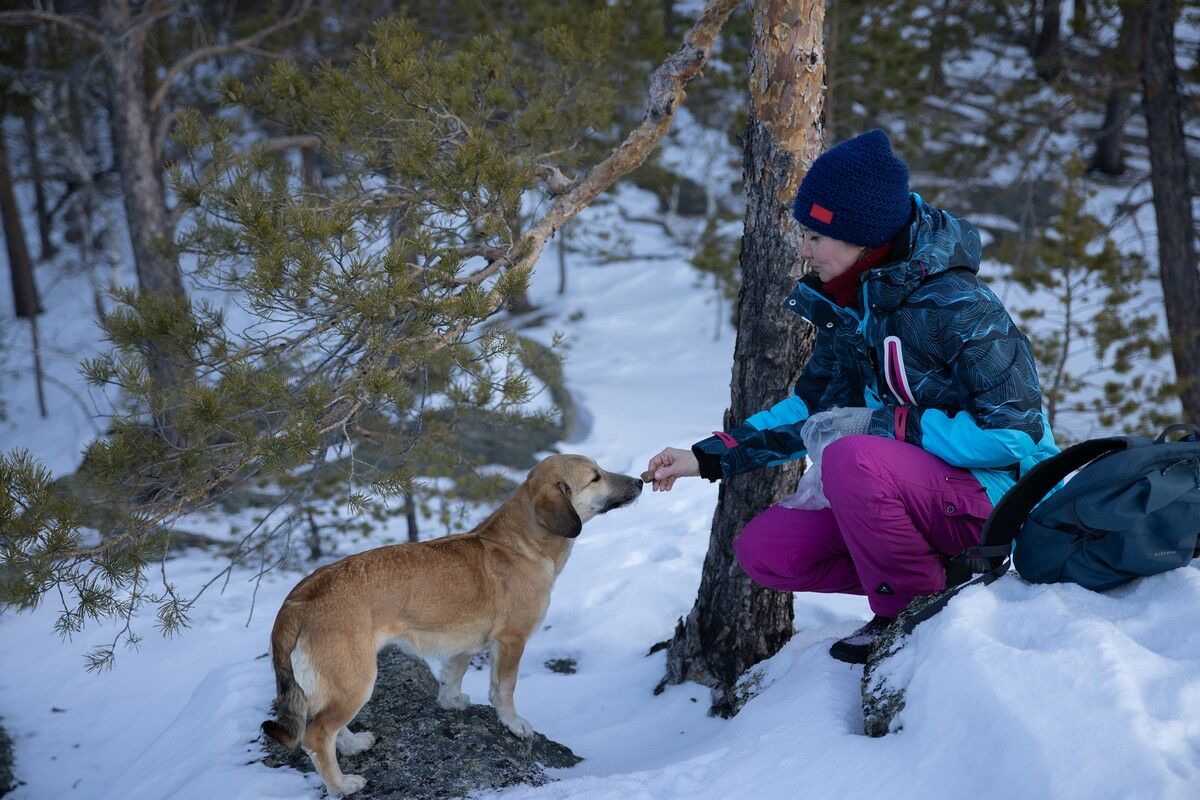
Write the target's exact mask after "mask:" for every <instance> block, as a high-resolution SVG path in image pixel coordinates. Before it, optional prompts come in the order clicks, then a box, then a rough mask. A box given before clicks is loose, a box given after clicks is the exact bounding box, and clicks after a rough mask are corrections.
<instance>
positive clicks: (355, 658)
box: [304, 639, 376, 797]
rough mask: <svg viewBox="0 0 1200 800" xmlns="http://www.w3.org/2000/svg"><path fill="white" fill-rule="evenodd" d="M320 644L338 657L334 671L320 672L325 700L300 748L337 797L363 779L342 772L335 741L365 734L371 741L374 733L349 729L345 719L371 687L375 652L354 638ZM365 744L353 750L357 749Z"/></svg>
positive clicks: (363, 701) (361, 783)
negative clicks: (339, 656)
mask: <svg viewBox="0 0 1200 800" xmlns="http://www.w3.org/2000/svg"><path fill="white" fill-rule="evenodd" d="M324 644H325V647H323V648H320V651H322V652H326V653H339V654H341V655H342V657H341V658H340V659H339V660H338V662H337V667H338V668H337V671H336V673H334V674H329V673H322V674H321V675H320V680H321V687H322V689H324V691H323V692H322V696H323V697H324V699H325V702H324V704H323V705H322V706H321V708H320V709H319V710H317V713H316V715H315V716H314V717H313V719H312V722H310V723H309V724H308V729H307V730H306V731H305V732H304V751H305V752H306V753H308V755H309V757H310V758H312V760H313V765H314V766H315V767H316V768H317V772H318V773H320V775H321V779H322V780H324V781H325V786H326V787H328V789H329V792H330V794H333V795H336V796H339V797H341V796H344V795H348V794H352V793H353V792H357V791H358V790H359V789H361V788H363V786H365V785H366V782H367V781H366V779H365V778H363V777H361V776H359V775H344V774H342V769H341V767H340V766H338V761H337V751H338V750H339V749H342V748H338V747H337V745H338V744H343V745H344V744H345V743H349V742H353V743H355V744H358V745H361V744H363V743H365V742H366V741H367V739H368V738H369V739H370V740H371V742H370V743H369V744H366V747H369V746H370V744H373V743H374V738H375V735H374V734H372V733H368V732H366V731H364V732H362V733H357V734H354V733H350V732H349V731H348V730H346V723H348V722H349V721H350V720H352V719H354V717H355V716H356V715H357V714H358V712H359V710H360V709H361V708H362V707H363V706H364V705H365V704H366V702H367V700H368V699H370V697H371V692H372V691H373V690H374V688H375V672H376V669H375V652H374V650H373V649H372V648H371V646H370V645H369V644H367V645H366V646H365V647H355V646H354V644H355V643H354V642H350V641H346V640H344V639H343V640H339V641H336V642H329V641H326V642H325V643H324ZM343 731H345V733H343ZM366 747H361V749H360V750H357V751H354V752H361V750H365V749H366ZM343 752H346V751H345V750H343ZM349 754H350V753H347V755H349Z"/></svg>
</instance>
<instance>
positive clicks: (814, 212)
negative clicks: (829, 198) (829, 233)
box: [808, 203, 833, 225]
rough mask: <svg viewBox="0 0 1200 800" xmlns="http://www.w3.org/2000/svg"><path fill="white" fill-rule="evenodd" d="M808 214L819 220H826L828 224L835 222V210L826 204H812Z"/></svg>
mask: <svg viewBox="0 0 1200 800" xmlns="http://www.w3.org/2000/svg"><path fill="white" fill-rule="evenodd" d="M808 215H809V216H810V217H812V218H813V219H815V220H817V221H819V222H824V223H825V224H826V225H828V224H829V223H831V222H833V212H832V211H830V210H829V209H828V208H825V207H824V206H819V205H817V204H816V203H813V204H812V208H811V209H809V211H808Z"/></svg>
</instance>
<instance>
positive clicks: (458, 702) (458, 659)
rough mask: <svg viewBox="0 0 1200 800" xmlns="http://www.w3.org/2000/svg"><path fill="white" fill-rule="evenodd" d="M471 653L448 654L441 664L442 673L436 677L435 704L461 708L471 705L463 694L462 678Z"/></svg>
mask: <svg viewBox="0 0 1200 800" xmlns="http://www.w3.org/2000/svg"><path fill="white" fill-rule="evenodd" d="M472 655H474V654H473V653H459V654H458V655H453V656H449V657H448V658H447V659H446V661H445V663H444V664H442V674H441V676H440V677H439V679H438V683H439V684H440V686H439V687H438V696H437V704H438V705H439V706H441V707H442V708H453V709H458V710H462V709H464V708H466V707H467V706H469V705H471V698H470V697H467V696H466V695H465V694H463V690H462V679H463V675H464V674H465V673H466V671H467V667H468V666H470V664H471V656H472Z"/></svg>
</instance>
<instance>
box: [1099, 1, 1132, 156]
mask: <svg viewBox="0 0 1200 800" xmlns="http://www.w3.org/2000/svg"><path fill="white" fill-rule="evenodd" d="M1144 31H1145V28H1144V26H1143V25H1142V18H1141V14H1140V13H1138V7H1137V6H1136V5H1135V4H1129V3H1123V4H1122V7H1121V29H1120V32H1119V33H1118V34H1117V47H1116V51H1115V52H1114V53H1113V58H1112V67H1111V70H1112V71H1111V73H1110V75H1111V77H1110V83H1109V90H1108V100H1107V101H1106V102H1105V104H1104V124H1103V125H1101V127H1100V130H1099V131H1098V132H1097V134H1096V151H1095V152H1094V153H1093V154H1092V160H1091V163H1090V164H1089V165H1088V168H1089V169H1090V170H1094V171H1096V172H1101V173H1103V174H1105V175H1113V176H1116V175H1120V174H1121V173H1123V172H1124V171H1125V155H1124V153H1122V152H1121V146H1122V144H1123V143H1124V140H1125V123H1126V121H1128V119H1129V98H1130V94H1131V93H1132V92H1133V90H1134V88H1135V87H1136V86H1137V84H1138V74H1137V73H1138V62H1139V61H1140V59H1141V51H1142V46H1143V45H1142V42H1143V38H1142V36H1143V33H1144Z"/></svg>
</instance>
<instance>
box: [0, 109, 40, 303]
mask: <svg viewBox="0 0 1200 800" xmlns="http://www.w3.org/2000/svg"><path fill="white" fill-rule="evenodd" d="M2 119H3V117H0V120H2ZM0 216H3V218H4V246H5V249H6V250H7V252H8V269H9V273H10V275H11V278H12V291H13V305H14V306H15V308H16V312H17V316H18V317H19V318H21V319H33V318H34V317H36V316H37V315H38V314H41V313H42V311H44V310H45V309H43V308H42V303H41V300H40V299H39V297H38V290H37V283H36V282H35V280H34V277H33V261H32V260H31V259H30V258H29V248H28V247H27V246H26V242H25V229H24V228H22V227H21V211H20V207H19V206H18V205H17V197H16V194H15V193H14V192H13V182H12V172H11V171H10V170H9V164H8V146H7V142H5V141H4V132H3V129H0Z"/></svg>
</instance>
